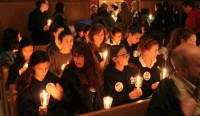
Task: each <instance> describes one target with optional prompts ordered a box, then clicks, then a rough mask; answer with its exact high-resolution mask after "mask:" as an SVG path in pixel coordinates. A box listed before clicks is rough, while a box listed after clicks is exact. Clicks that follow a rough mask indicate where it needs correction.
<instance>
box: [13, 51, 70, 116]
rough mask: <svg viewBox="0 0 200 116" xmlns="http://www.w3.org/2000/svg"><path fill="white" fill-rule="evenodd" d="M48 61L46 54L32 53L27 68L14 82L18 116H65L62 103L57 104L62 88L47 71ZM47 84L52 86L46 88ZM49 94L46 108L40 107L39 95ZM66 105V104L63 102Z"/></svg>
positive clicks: (40, 52)
mask: <svg viewBox="0 0 200 116" xmlns="http://www.w3.org/2000/svg"><path fill="white" fill-rule="evenodd" d="M49 66H50V59H49V56H48V54H47V53H46V52H44V51H40V50H38V51H36V52H34V53H33V54H32V55H31V57H30V61H29V64H28V68H27V70H26V71H25V72H23V73H22V75H21V76H20V77H18V78H17V80H16V87H17V91H18V98H17V102H18V111H19V115H20V116H39V115H40V116H41V115H47V116H67V115H68V113H67V109H65V107H64V105H62V103H63V102H59V100H60V99H58V98H61V97H60V96H62V94H61V93H62V92H61V91H62V87H61V86H60V85H59V84H58V82H59V79H58V77H56V76H55V75H53V74H52V73H51V72H50V71H49ZM48 84H51V85H54V86H55V87H54V86H51V87H48V88H47V87H46V86H47V85H48ZM46 88H47V92H49V93H50V95H51V96H50V99H49V103H48V106H47V107H41V101H40V93H41V92H42V90H46ZM64 103H66V102H64Z"/></svg>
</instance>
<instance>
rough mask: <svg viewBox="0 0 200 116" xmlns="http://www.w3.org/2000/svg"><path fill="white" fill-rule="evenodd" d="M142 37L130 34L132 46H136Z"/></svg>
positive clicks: (139, 34)
mask: <svg viewBox="0 0 200 116" xmlns="http://www.w3.org/2000/svg"><path fill="white" fill-rule="evenodd" d="M141 37H142V34H141V33H135V34H131V38H132V43H133V44H137V43H138V42H139V41H140V38H141Z"/></svg>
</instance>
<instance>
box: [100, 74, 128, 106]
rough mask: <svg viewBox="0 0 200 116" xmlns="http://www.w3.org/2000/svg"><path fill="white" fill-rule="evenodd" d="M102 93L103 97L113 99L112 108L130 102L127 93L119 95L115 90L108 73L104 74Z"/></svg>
mask: <svg viewBox="0 0 200 116" xmlns="http://www.w3.org/2000/svg"><path fill="white" fill-rule="evenodd" d="M104 93H105V96H111V97H112V98H113V104H112V106H116V105H121V104H125V103H129V102H130V101H131V100H130V98H129V95H128V93H119V92H117V91H116V90H115V83H114V80H113V78H112V75H109V74H108V72H104Z"/></svg>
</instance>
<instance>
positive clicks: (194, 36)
mask: <svg viewBox="0 0 200 116" xmlns="http://www.w3.org/2000/svg"><path fill="white" fill-rule="evenodd" d="M196 40H197V37H196V35H191V36H190V38H188V40H187V41H186V43H188V44H192V45H195V46H196Z"/></svg>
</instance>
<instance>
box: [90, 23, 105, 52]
mask: <svg viewBox="0 0 200 116" xmlns="http://www.w3.org/2000/svg"><path fill="white" fill-rule="evenodd" d="M101 30H103V32H104V40H103V42H102V43H101V46H100V49H102V48H104V47H105V45H106V40H107V39H106V33H107V32H106V28H105V27H104V26H103V25H101V24H98V23H96V24H94V25H92V27H91V28H90V32H89V34H88V37H89V38H90V43H92V45H94V38H93V37H94V35H95V34H97V33H100V32H101ZM94 47H96V46H94Z"/></svg>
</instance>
